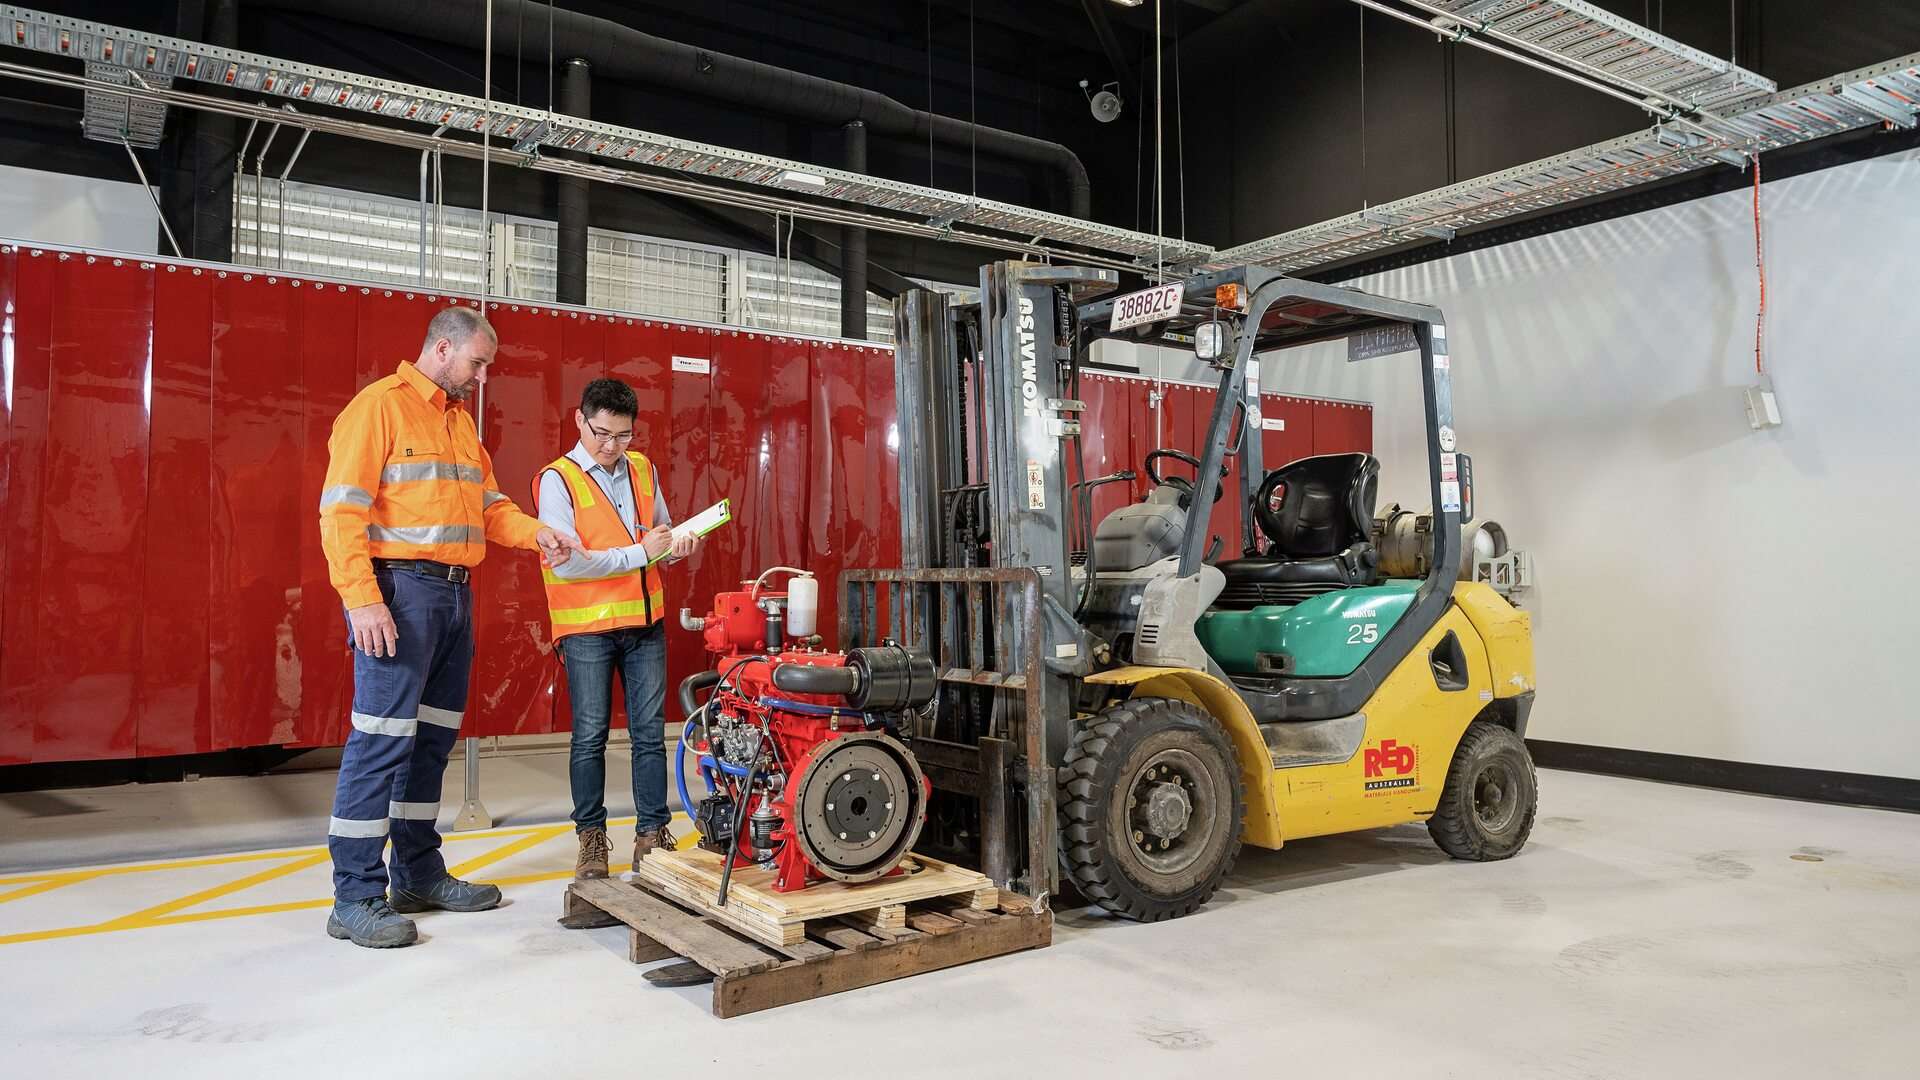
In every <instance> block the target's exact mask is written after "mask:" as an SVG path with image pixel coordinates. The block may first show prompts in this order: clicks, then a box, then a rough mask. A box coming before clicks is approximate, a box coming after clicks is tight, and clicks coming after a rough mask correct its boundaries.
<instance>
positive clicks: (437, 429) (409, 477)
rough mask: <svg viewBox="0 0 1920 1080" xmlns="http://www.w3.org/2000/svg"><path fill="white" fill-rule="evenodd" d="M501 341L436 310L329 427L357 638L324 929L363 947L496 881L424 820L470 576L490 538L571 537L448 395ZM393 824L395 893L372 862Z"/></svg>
mask: <svg viewBox="0 0 1920 1080" xmlns="http://www.w3.org/2000/svg"><path fill="white" fill-rule="evenodd" d="M498 345H499V339H498V338H497V336H496V335H495V334H494V330H493V327H492V326H490V325H488V323H487V320H486V317H485V316H483V315H482V314H480V312H479V311H477V310H475V309H473V308H467V307H449V308H446V309H444V310H442V311H441V312H440V313H439V314H438V315H435V316H434V317H433V320H432V321H431V322H429V323H428V324H427V339H426V342H425V343H424V344H422V345H421V347H420V355H419V357H418V358H417V359H415V360H413V361H411V362H403V363H402V364H401V365H400V366H399V368H398V369H397V370H396V371H395V372H394V373H393V374H392V375H389V376H387V377H386V378H384V379H381V380H380V381H378V382H376V383H374V384H372V385H371V386H368V387H367V388H366V389H364V390H361V391H360V393H358V394H357V395H355V396H354V399H353V400H352V401H351V402H349V403H348V404H347V407H346V409H345V410H344V411H343V412H341V414H340V416H339V417H338V418H337V419H335V420H334V422H333V437H332V438H331V439H330V440H329V441H328V443H327V452H328V455H329V458H328V462H327V479H326V484H325V486H324V487H323V488H322V490H321V493H320V542H321V546H322V548H323V549H324V550H325V552H326V556H327V572H328V576H329V577H330V578H331V579H332V581H333V587H334V589H335V590H337V591H338V592H339V593H340V599H341V600H342V601H343V602H344V604H345V606H346V609H347V624H348V627H349V629H350V631H351V633H352V644H353V647H354V654H353V732H352V733H351V734H350V735H348V736H347V749H346V754H345V756H344V757H342V758H341V761H340V781H339V785H338V786H337V787H336V788H335V790H334V796H333V817H332V820H331V821H329V823H328V825H327V848H328V850H329V851H331V852H332V855H333V895H334V902H333V911H332V913H331V914H330V915H329V916H328V917H327V933H328V934H330V935H332V936H333V937H336V938H343V939H346V940H349V941H352V942H353V943H354V944H356V945H364V946H367V947H368V948H375V949H386V948H394V947H396V946H401V945H411V944H413V943H414V941H415V940H416V937H417V935H416V933H415V931H414V926H413V920H411V919H408V918H406V917H405V915H403V914H401V913H402V912H409V913H410V912H419V911H426V910H428V909H431V908H438V909H440V910H443V911H484V910H485V909H487V908H490V907H493V906H494V905H496V904H498V903H499V902H500V890H499V889H498V888H496V887H495V886H492V885H472V884H469V883H467V882H464V881H460V880H458V879H457V878H454V877H452V876H451V875H449V874H448V873H447V865H446V863H445V861H444V860H442V859H441V857H440V834H439V832H438V831H436V829H435V828H434V819H435V818H436V817H437V816H438V814H439V810H440V776H441V774H442V773H443V772H444V771H445V770H446V767H447V754H448V752H449V751H450V750H452V748H453V740H454V737H455V736H456V735H457V734H458V732H459V730H460V718H461V714H462V713H463V711H464V710H465V708H466V701H467V675H468V671H469V669H470V667H471V665H472V660H473V601H472V596H471V594H470V593H469V592H468V591H467V578H468V575H469V573H470V571H471V568H472V567H474V566H475V565H477V564H478V563H479V562H480V560H481V558H482V557H484V556H485V555H486V551H487V541H489V540H491V541H493V542H494V543H496V544H501V545H504V546H506V547H516V548H527V549H538V550H539V551H540V552H541V553H542V554H544V555H545V556H546V557H547V559H548V560H549V561H563V560H565V559H566V557H567V555H568V554H569V553H570V552H571V551H572V550H574V548H575V547H576V544H575V542H574V541H573V539H572V538H571V537H569V536H565V535H562V534H559V533H556V532H555V531H554V530H552V529H549V528H546V527H544V526H542V525H541V524H540V522H538V521H536V520H534V519H533V518H531V517H528V516H527V515H526V514H524V513H521V512H520V510H519V508H518V507H516V506H514V504H513V500H511V499H509V498H507V497H506V496H505V495H502V494H501V493H500V486H499V485H498V484H496V483H495V482H494V478H493V462H492V461H491V460H490V459H489V458H488V456H487V452H486V450H485V449H484V448H482V447H481V445H480V439H479V437H478V436H477V434H476V433H475V429H474V423H473V417H472V416H470V415H469V414H468V413H467V410H466V409H464V408H462V407H460V406H461V402H463V401H465V400H466V398H467V397H468V396H469V395H470V394H472V393H473V392H474V390H476V389H477V388H478V387H479V386H480V384H481V383H484V382H485V381H486V378H487V365H488V364H490V363H492V362H493V355H494V351H495V349H496V348H497V347H498ZM389 838H391V839H392V841H393V859H392V886H393V893H392V897H391V903H389V898H388V895H387V886H388V868H387V867H385V866H382V865H381V853H382V852H383V850H384V849H385V848H386V846H387V841H388V839H389Z"/></svg>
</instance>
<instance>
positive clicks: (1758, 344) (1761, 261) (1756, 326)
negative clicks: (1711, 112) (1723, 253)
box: [1753, 154, 1767, 375]
mask: <svg viewBox="0 0 1920 1080" xmlns="http://www.w3.org/2000/svg"><path fill="white" fill-rule="evenodd" d="M1753 268H1754V270H1755V272H1756V273H1758V274H1759V276H1760V310H1759V312H1758V313H1757V314H1755V315H1754V317H1753V370H1754V372H1755V373H1756V374H1759V375H1765V374H1766V373H1767V368H1766V364H1765V363H1764V362H1763V361H1762V359H1761V349H1762V345H1763V342H1764V336H1765V333H1766V326H1767V256H1766V248H1765V247H1764V246H1763V245H1762V243H1761V233H1760V155H1758V154H1755V155H1754V156H1753Z"/></svg>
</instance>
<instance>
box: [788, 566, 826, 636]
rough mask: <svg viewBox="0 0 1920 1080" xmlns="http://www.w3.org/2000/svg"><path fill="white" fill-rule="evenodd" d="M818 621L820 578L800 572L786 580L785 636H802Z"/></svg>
mask: <svg viewBox="0 0 1920 1080" xmlns="http://www.w3.org/2000/svg"><path fill="white" fill-rule="evenodd" d="M819 622H820V580H819V579H818V578H816V577H814V576H813V575H812V574H801V575H799V576H797V577H794V578H791V579H789V580H788V581H787V636H788V637H790V638H803V637H807V636H808V635H810V634H812V633H814V632H815V628H816V626H817V624H818V623H819Z"/></svg>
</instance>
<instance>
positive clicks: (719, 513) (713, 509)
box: [673, 499, 733, 539]
mask: <svg viewBox="0 0 1920 1080" xmlns="http://www.w3.org/2000/svg"><path fill="white" fill-rule="evenodd" d="M732 505H733V500H732V499H721V500H720V501H719V502H717V503H714V504H713V505H712V506H709V507H707V508H706V509H705V510H702V511H700V512H699V513H697V514H695V515H693V516H692V517H690V518H688V519H687V520H685V521H683V522H681V523H680V524H678V525H675V526H674V527H673V535H674V537H675V538H676V539H677V538H679V537H682V536H705V535H707V534H708V533H710V532H712V531H713V530H715V529H717V528H719V527H720V526H722V525H725V524H726V523H727V522H729V521H732V520H733V512H732Z"/></svg>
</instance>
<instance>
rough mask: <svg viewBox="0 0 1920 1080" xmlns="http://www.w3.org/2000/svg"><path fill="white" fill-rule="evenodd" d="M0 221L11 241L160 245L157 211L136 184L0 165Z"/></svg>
mask: <svg viewBox="0 0 1920 1080" xmlns="http://www.w3.org/2000/svg"><path fill="white" fill-rule="evenodd" d="M127 168H128V170H129V171H131V170H132V168H133V165H132V163H131V162H129V163H128V165H127ZM0 222H3V223H4V224H0V236H5V237H6V238H7V239H10V240H28V241H38V242H40V243H42V244H66V245H70V246H73V247H90V248H101V249H105V250H109V251H126V252H132V253H135V254H145V255H151V254H155V253H156V252H158V250H159V242H160V237H159V233H160V216H159V214H158V212H156V211H155V210H154V208H153V197H152V196H150V195H148V194H147V193H146V191H144V190H143V189H142V188H141V187H140V185H139V184H131V183H120V182H118V181H114V180H95V179H92V178H91V177H85V176H69V175H67V174H65V173H52V172H41V171H40V170H38V169H20V168H15V167H14V166H12V165H0ZM169 254H171V252H169Z"/></svg>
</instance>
